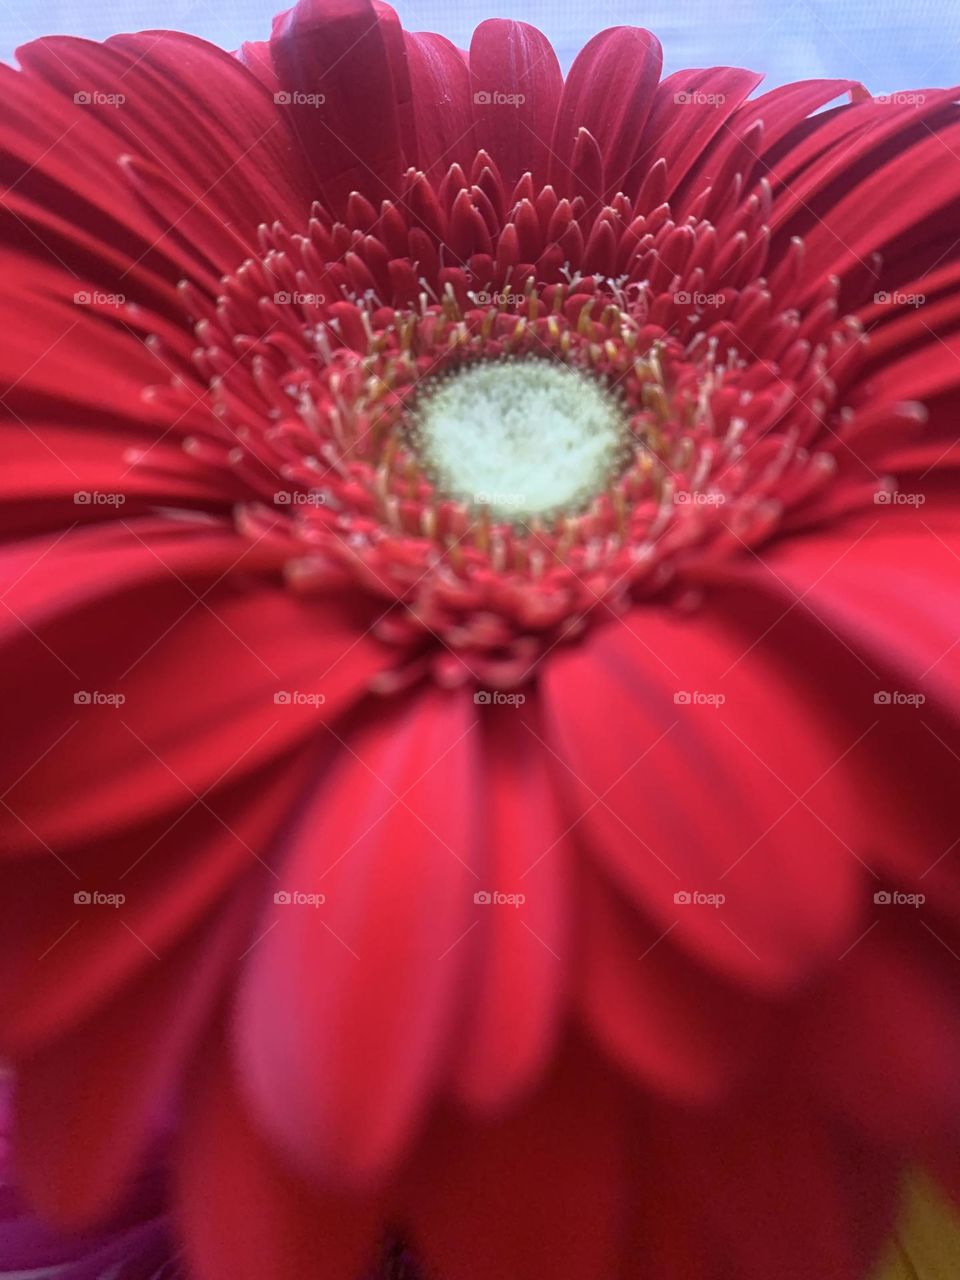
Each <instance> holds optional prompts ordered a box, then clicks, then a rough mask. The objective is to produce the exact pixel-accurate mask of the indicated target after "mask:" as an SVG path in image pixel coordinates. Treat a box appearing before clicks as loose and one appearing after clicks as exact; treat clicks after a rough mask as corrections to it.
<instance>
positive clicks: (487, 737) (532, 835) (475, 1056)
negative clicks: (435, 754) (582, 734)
mask: <svg viewBox="0 0 960 1280" xmlns="http://www.w3.org/2000/svg"><path fill="white" fill-rule="evenodd" d="M481 733H482V750H483V753H484V778H483V791H482V794H483V806H482V807H483V819H482V821H483V828H482V839H483V841H484V843H485V845H486V847H487V848H488V849H490V851H491V857H490V862H489V868H488V871H487V875H488V877H489V879H488V880H487V881H485V882H484V884H483V886H481V888H484V889H486V890H487V891H488V892H490V891H494V890H496V891H498V892H500V893H505V894H508V895H509V894H522V895H523V897H524V898H525V901H524V902H523V903H521V904H520V905H518V906H511V905H506V904H504V905H498V904H496V903H489V904H486V905H479V906H478V908H477V911H476V915H475V918H476V919H477V920H478V922H479V923H478V925H477V927H476V928H474V929H473V930H472V931H471V934H470V938H469V943H470V945H471V947H472V949H473V951H474V952H475V953H476V954H477V960H476V972H475V975H474V977H473V980H472V981H473V990H472V992H471V995H470V1000H469V1004H465V1007H464V1010H463V1012H464V1014H465V1017H464V1022H463V1027H462V1030H461V1033H460V1035H461V1046H462V1047H461V1050H460V1057H461V1061H460V1064H459V1067H458V1068H457V1074H456V1086H457V1089H458V1091H459V1093H460V1095H461V1096H462V1097H463V1098H464V1099H466V1100H467V1101H469V1102H471V1103H473V1104H475V1105H478V1106H482V1107H484V1108H501V1107H503V1106H504V1104H505V1103H507V1102H508V1101H513V1100H514V1098H515V1097H516V1095H517V1094H518V1093H519V1092H520V1091H521V1090H525V1089H529V1088H530V1086H531V1085H532V1084H533V1083H534V1082H535V1081H536V1079H537V1078H538V1076H539V1074H540V1073H541V1072H542V1071H543V1069H544V1067H545V1065H546V1062H547V1061H548V1059H549V1055H550V1054H551V1052H552V1050H553V1048H554V1044H555V1040H556V1037H557V1034H558V1024H559V1022H560V1018H561V1016H562V1013H563V1012H564V1006H565V999H566V991H565V988H566V984H567V980H568V972H569V968H570V966H571V964H572V963H574V961H573V956H572V955H571V948H572V943H573V939H572V936H571V922H570V916H571V914H572V908H573V905H574V904H573V902H572V901H571V899H572V898H573V896H574V895H575V893H576V885H575V881H574V879H573V875H574V868H573V866H572V865H571V852H572V851H571V849H570V848H569V837H568V835H567V832H566V830H565V828H566V826H567V823H566V820H565V819H564V818H563V815H562V811H561V809H560V807H559V805H558V804H557V801H556V797H555V796H554V793H553V787H552V778H551V777H550V771H549V767H548V761H547V751H546V749H545V748H544V747H542V746H541V741H540V740H541V739H542V736H543V727H542V725H541V724H540V718H539V715H537V714H536V713H535V712H534V711H533V709H532V706H531V702H530V701H528V703H527V704H526V705H525V706H523V707H489V708H485V709H484V711H483V714H482V716H481Z"/></svg>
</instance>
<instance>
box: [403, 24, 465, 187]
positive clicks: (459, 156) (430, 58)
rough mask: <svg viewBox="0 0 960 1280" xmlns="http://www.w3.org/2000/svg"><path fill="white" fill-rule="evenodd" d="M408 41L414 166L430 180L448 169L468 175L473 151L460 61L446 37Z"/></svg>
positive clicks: (429, 35)
mask: <svg viewBox="0 0 960 1280" xmlns="http://www.w3.org/2000/svg"><path fill="white" fill-rule="evenodd" d="M406 41H407V62H408V64H409V67H410V80H411V84H412V86H413V110H414V116H415V118H416V130H417V163H418V164H419V166H420V168H421V169H422V170H423V171H424V172H425V173H426V174H427V175H428V176H429V177H430V178H432V179H434V180H438V179H440V178H442V177H443V175H444V174H445V173H446V171H447V169H448V168H449V167H450V165H452V164H460V165H461V166H462V167H463V168H464V169H465V170H466V171H467V172H469V170H470V165H471V163H472V161H473V157H474V155H475V154H476V150H477V148H476V143H475V140H474V135H473V110H472V107H471V102H470V72H469V70H468V67H467V63H466V61H465V59H464V56H463V54H462V53H461V52H460V50H459V49H457V48H456V47H455V46H454V45H452V44H451V43H450V41H449V40H447V39H446V38H445V37H444V36H438V35H433V34H432V33H430V32H420V33H418V34H417V35H410V34H407V36H406Z"/></svg>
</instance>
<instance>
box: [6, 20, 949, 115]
mask: <svg viewBox="0 0 960 1280" xmlns="http://www.w3.org/2000/svg"><path fill="white" fill-rule="evenodd" d="M276 7H277V8H282V7H286V5H285V4H284V0H276ZM395 7H396V8H397V10H398V11H399V13H400V17H401V19H402V20H403V23H404V25H405V26H406V27H407V28H409V29H410V30H413V31H424V30H425V31H439V32H441V33H442V34H443V35H445V36H448V37H449V38H450V39H451V40H453V41H455V42H456V43H457V44H459V45H460V46H461V47H464V46H466V45H467V44H468V43H469V40H470V33H471V31H472V30H473V28H474V27H475V26H476V24H477V23H478V22H480V21H482V19H484V18H489V17H504V18H523V19H524V20H525V21H527V22H532V23H533V24H534V25H535V26H538V27H540V28H541V30H543V31H545V32H546V34H547V35H548V36H549V37H550V39H551V40H552V41H553V44H554V46H555V48H556V49H557V52H558V54H559V56H560V61H561V64H562V65H563V67H564V69H566V68H567V67H568V66H569V64H570V62H571V61H572V59H573V57H574V55H575V53H576V51H577V50H578V49H579V48H580V46H581V45H582V44H583V43H584V42H585V40H586V39H587V38H589V37H590V36H591V35H593V34H594V33H595V32H597V31H599V30H601V29H602V28H603V27H608V26H615V25H617V24H619V23H630V24H635V25H639V26H645V27H650V28H651V29H652V30H653V31H655V32H656V33H657V35H658V36H659V37H660V40H661V41H662V43H663V46H664V53H665V58H666V66H665V70H666V71H675V70H677V69H678V68H680V67H696V66H711V65H715V64H736V65H739V66H746V67H750V68H752V69H753V70H756V71H762V72H764V74H765V75H766V76H767V82H766V86H765V87H767V88H769V87H772V86H773V85H776V84H782V83H783V82H784V81H787V80H796V79H802V78H805V77H808V76H844V77H853V78H854V79H859V80H862V81H863V82H864V83H865V84H866V85H867V87H868V88H869V89H870V90H871V91H872V92H874V93H889V92H891V91H893V90H896V89H913V88H920V87H923V86H946V85H953V84H957V83H958V82H960V0H836V3H830V0H644V2H643V3H637V2H636V0H399V2H398V3H397V4H396V6H395ZM273 11H274V4H273V3H272V2H271V0H227V2H226V3H224V0H0V57H3V58H4V59H7V60H12V58H13V51H14V49H15V48H16V47H17V45H19V44H23V43H24V42H26V41H28V40H32V39H33V38H34V37H35V36H39V35H46V34H50V33H57V34H68V35H80V36H88V37H90V38H91V39H95V40H100V39H103V38H104V37H105V36H107V35H110V34H111V33H112V32H115V31H136V30H141V29H146V28H157V27H175V28H178V29H180V30H182V31H190V32H192V33H193V34H195V35H199V36H203V37H204V38H205V39H207V40H212V41H214V42H215V43H216V44H219V45H222V46H223V47H224V48H228V49H233V48H236V46H237V45H238V44H240V43H241V42H242V41H243V40H250V39H261V38H263V37H264V36H265V35H266V34H267V33H268V31H269V29H270V19H271V16H272V14H273Z"/></svg>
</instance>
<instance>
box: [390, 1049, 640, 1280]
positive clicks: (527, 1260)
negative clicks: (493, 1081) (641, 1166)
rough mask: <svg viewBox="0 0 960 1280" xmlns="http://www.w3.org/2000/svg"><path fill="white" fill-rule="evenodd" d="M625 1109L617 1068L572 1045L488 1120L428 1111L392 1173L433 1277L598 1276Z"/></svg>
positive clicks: (619, 1167) (621, 1163) (612, 1236)
mask: <svg viewBox="0 0 960 1280" xmlns="http://www.w3.org/2000/svg"><path fill="white" fill-rule="evenodd" d="M627 1107H628V1104H627V1099H626V1096H625V1092H624V1087H623V1084H622V1082H621V1081H620V1080H619V1078H617V1077H615V1076H613V1075H612V1074H608V1073H607V1072H606V1071H605V1070H604V1069H603V1068H602V1066H601V1065H600V1064H599V1063H597V1062H596V1061H594V1060H593V1059H591V1058H589V1057H587V1055H586V1054H585V1053H582V1052H580V1051H576V1052H568V1053H567V1054H566V1055H565V1056H564V1059H563V1060H562V1063H561V1065H559V1067H558V1069H557V1070H556V1071H555V1073H554V1074H553V1076H552V1077H551V1079H550V1080H549V1081H548V1082H547V1083H546V1085H545V1086H544V1088H543V1089H541V1090H540V1091H539V1092H538V1094H537V1095H536V1097H535V1098H533V1099H531V1101H530V1103H529V1104H527V1105H525V1106H524V1107H523V1108H522V1109H521V1110H520V1111H519V1112H518V1113H516V1114H514V1115H511V1116H510V1117H508V1118H506V1119H504V1120H502V1121H500V1122H499V1123H497V1124H485V1125H483V1126H479V1125H467V1124H464V1123H462V1122H460V1121H458V1119H457V1118H456V1117H454V1116H444V1117H442V1118H440V1119H438V1122H437V1124H436V1127H435V1129H434V1131H433V1133H432V1134H431V1136H430V1139H429V1140H428V1142H427V1143H426V1144H425V1149H424V1151H423V1152H421V1153H418V1155H417V1158H416V1161H415V1163H414V1165H413V1167H412V1169H411V1170H410V1171H409V1173H405V1174H404V1179H403V1187H404V1192H405V1199H406V1200H407V1203H408V1205H409V1208H408V1210H407V1212H408V1215H409V1217H410V1219H411V1221H412V1223H413V1238H414V1242H415V1245H416V1247H417V1249H418V1250H419V1249H421V1248H422V1250H423V1253H424V1255H425V1257H426V1259H427V1262H428V1264H429V1265H431V1266H433V1267H435V1268H436V1273H437V1275H440V1276H443V1277H444V1280H490V1278H491V1277H493V1276H498V1277H507V1276H509V1277H517V1280H520V1277H524V1278H526V1277H534V1276H538V1277H539V1276H544V1277H546V1276H549V1277H550V1278H551V1280H608V1277H610V1276H611V1275H612V1274H614V1268H615V1264H616V1260H617V1258H618V1257H619V1252H620V1244H621V1233H622V1231H623V1227H624V1216H625V1213H626V1210H627V1205H626V1204H625V1193H626V1186H625V1179H624V1170H625V1165H626V1154H627V1146H628V1143H629V1141H630V1137H631V1135H630V1133H629V1132H628V1131H627V1130H626V1126H625V1123H624V1122H625V1119H626V1117H627V1115H628V1109H627Z"/></svg>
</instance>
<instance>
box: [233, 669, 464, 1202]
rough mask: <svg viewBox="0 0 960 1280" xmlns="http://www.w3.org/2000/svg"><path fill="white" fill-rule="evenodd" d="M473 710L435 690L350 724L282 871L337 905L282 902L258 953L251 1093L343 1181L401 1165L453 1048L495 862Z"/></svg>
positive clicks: (244, 1015) (254, 957)
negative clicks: (469, 938)
mask: <svg viewBox="0 0 960 1280" xmlns="http://www.w3.org/2000/svg"><path fill="white" fill-rule="evenodd" d="M472 712H473V704H472V702H468V700H467V698H466V695H463V694H457V695H452V694H442V693H439V692H429V693H425V694H423V695H422V696H421V695H414V697H413V701H412V702H410V703H407V704H404V705H403V706H402V708H399V709H397V710H396V711H395V712H394V713H393V714H388V713H387V712H386V709H385V708H380V707H378V708H377V709H376V716H375V717H374V716H371V717H370V719H369V721H368V723H367V725H366V727H365V728H362V729H359V730H358V731H357V732H356V733H355V734H353V735H352V736H351V740H350V747H349V749H346V748H345V749H344V750H343V752H342V753H341V755H340V757H339V758H338V760H337V761H336V762H335V763H334V766H333V768H332V770H331V771H330V773H329V774H328V775H327V776H326V778H325V779H324V781H323V783H322V785H320V786H319V787H318V788H317V790H316V792H315V794H314V795H313V796H312V797H311V798H310V802H309V807H308V808H307V809H306V810H305V811H304V812H303V813H302V814H301V815H299V819H298V822H297V824H296V827H295V829H294V831H293V832H292V833H291V836H290V848H289V852H288V854H287V856H286V858H285V860H284V862H283V865H282V867H281V868H280V872H281V877H282V884H281V885H280V886H279V887H280V888H281V889H283V890H288V891H290V892H291V893H293V892H300V893H304V894H323V895H324V896H325V898H326V901H325V902H324V903H323V904H321V905H319V906H316V905H313V906H311V905H298V904H296V903H287V904H279V905H278V904H276V903H271V904H270V908H269V910H268V911H267V913H266V914H265V916H264V921H263V928H264V930H266V932H265V935H264V937H263V940H262V941H261V942H259V943H258V945H257V946H256V948H255V949H254V950H253V951H252V952H251V955H250V961H249V963H250V969H249V973H248V975H247V978H246V981H245V983H244V987H243V990H242V995H241V1004H240V1015H239V1019H240V1020H239V1037H240V1046H241V1063H240V1067H241V1070H242V1072H243V1075H244V1078H245V1082H246V1086H247V1089H248V1091H249V1094H250V1096H251V1097H252V1099H253V1101H254V1104H255V1107H256V1112H257V1114H258V1116H259V1117H260V1121H261V1123H262V1124H263V1125H264V1126H265V1127H266V1129H267V1131H268V1132H269V1133H270V1134H271V1135H272V1136H273V1138H274V1139H275V1140H276V1141H277V1142H279V1143H280V1144H281V1145H282V1147H283V1148H284V1149H285V1150H286V1151H287V1152H288V1153H290V1155H291V1157H292V1158H293V1159H294V1160H295V1161H296V1163H297V1166H298V1167H299V1168H301V1169H305V1170H310V1171H312V1172H314V1173H315V1174H317V1176H319V1177H323V1178H334V1179H336V1180H337V1182H338V1185H344V1184H346V1183H349V1182H354V1183H365V1182H367V1181H369V1180H371V1179H373V1178H375V1177H376V1176H378V1175H379V1174H381V1173H382V1172H383V1170H384V1169H386V1168H388V1167H389V1165H390V1163H391V1162H392V1161H393V1160H394V1159H395V1158H396V1156H397V1154H398V1152H399V1151H400V1149H401V1148H402V1146H403V1145H404V1143H405V1142H406V1141H407V1139H408V1138H409V1137H410V1134H411V1131H412V1129H413V1127H414V1124H415V1122H416V1120H417V1117H418V1115H419V1113H420V1112H421V1110H422V1108H423V1107H424V1105H425V1103H426V1102H427V1100H428V1097H429V1093H430V1090H431V1088H432V1087H433V1086H434V1084H435V1082H436V1079H437V1076H438V1074H439V1072H440V1070H441V1068H442V1066H443V1065H444V1063H445V1061H446V1060H447V1059H448V1057H449V1055H450V1052H451V1049H452V1048H453V1045H452V1043H451V1037H452V1034H453V1031H454V1026H455V1023H454V1018H455V1015H456V1014H457V1013H458V1012H459V1008H460V1007H461V1006H459V1005H458V998H459V989H460V982H461V975H462V971H463V968H464V965H465V962H466V960H467V958H468V957H469V954H470V953H469V950H468V949H466V948H465V947H464V946H463V945H462V943H463V941H464V939H465V937H466V934H467V933H468V932H469V931H470V928H471V925H472V923H473V919H472V917H473V916H474V914H475V907H474V903H473V894H474V893H475V892H476V891H477V889H478V888H481V887H482V886H483V879H482V876H483V870H484V868H483V866H482V864H481V865H477V848H478V845H477V841H476V835H475V833H476V829H477V827H476V824H477V817H478V815H477V814H475V813H474V809H473V805H474V804H476V803H477V802H476V800H473V802H471V801H472V798H473V797H475V796H476V794H477V793H476V776H477V773H476V770H477V765H476V762H475V760H474V753H475V752H476V750H477V744H476V738H475V732H474V725H475V721H474V718H473V715H472ZM303 974H309V975H310V979H309V982H308V983H307V984H304V982H303V980H302V975H303Z"/></svg>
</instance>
